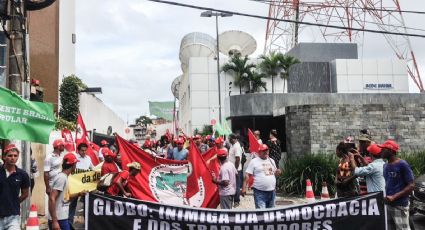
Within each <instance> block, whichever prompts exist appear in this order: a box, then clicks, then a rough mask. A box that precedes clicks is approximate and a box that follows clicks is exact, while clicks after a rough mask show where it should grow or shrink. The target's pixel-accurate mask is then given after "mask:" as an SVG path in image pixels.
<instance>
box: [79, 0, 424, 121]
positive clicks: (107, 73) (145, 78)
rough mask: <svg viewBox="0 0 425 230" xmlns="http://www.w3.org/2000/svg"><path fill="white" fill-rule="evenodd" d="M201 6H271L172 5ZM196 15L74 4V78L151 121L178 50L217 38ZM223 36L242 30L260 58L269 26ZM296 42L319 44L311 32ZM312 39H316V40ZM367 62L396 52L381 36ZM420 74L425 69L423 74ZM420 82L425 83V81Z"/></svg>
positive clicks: (233, 5)
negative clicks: (187, 41) (190, 38)
mask: <svg viewBox="0 0 425 230" xmlns="http://www.w3.org/2000/svg"><path fill="white" fill-rule="evenodd" d="M174 1H178V2H183V3H191V4H196V5H200V6H206V7H212V8H217V9H226V10H231V11H238V12H244V13H251V14H257V15H263V16H266V15H267V14H268V6H267V5H265V4H262V3H257V2H253V1H249V0H202V1H199V0H198V1H195V0H192V1H190V0H184V1H183V0H174ZM389 2H392V1H389ZM401 4H402V8H404V9H405V10H418V11H425V1H423V0H409V1H403V2H402V3H401ZM200 13H201V11H199V10H194V9H187V8H182V7H176V6H168V5H164V4H159V3H152V2H148V1H144V0H120V1H117V0H89V1H87V0H77V1H76V30H77V35H78V41H77V46H76V64H77V66H76V67H77V75H78V76H79V77H80V78H82V79H83V81H84V82H85V83H86V84H87V85H89V86H92V87H96V86H100V87H102V88H103V94H102V95H99V97H100V98H101V99H102V100H103V102H104V103H105V104H107V105H108V106H109V107H111V108H112V109H113V110H114V111H115V112H116V113H117V114H119V115H120V116H121V118H123V119H124V120H127V118H129V120H130V122H132V121H133V120H134V119H135V118H136V117H138V116H140V115H145V114H147V113H148V110H149V108H148V101H171V100H173V96H172V94H171V90H170V86H171V82H172V81H173V79H174V78H175V77H177V76H179V75H180V74H181V68H180V61H179V56H178V55H179V47H180V41H181V39H182V37H183V36H184V35H185V34H187V33H190V32H195V31H196V32H204V33H208V34H210V35H211V36H213V37H215V20H213V19H212V18H200V17H199V14H200ZM405 19H406V24H407V26H410V27H415V28H420V29H422V30H424V31H409V32H412V33H421V34H425V23H424V21H425V15H406V17H405ZM219 23H220V24H219V25H220V31H225V30H232V29H233V30H242V31H245V32H248V33H249V34H251V35H252V36H253V37H254V38H255V39H256V40H257V43H258V46H257V47H258V48H257V51H256V53H255V54H254V56H256V55H258V54H260V53H262V52H263V47H264V40H265V30H266V21H265V20H259V19H252V18H246V17H237V16H234V17H231V18H223V19H220V22H219ZM304 31H305V34H302V35H301V39H300V40H301V41H313V40H314V41H322V40H321V38H320V36H319V37H317V36H314V35H312V34H315V33H314V32H313V33H312V32H308V31H309V29H305V30H304ZM316 34H317V33H316ZM365 40H366V41H367V42H365V44H367V45H365V46H364V47H363V52H361V51H359V55H361V56H363V57H364V58H388V57H392V56H391V55H392V54H393V52H392V51H391V49H390V47H389V46H388V45H386V43H385V42H384V41H383V37H382V36H377V35H369V34H367V36H365ZM412 45H413V47H414V49H415V52H416V55H417V58H418V61H419V63H420V64H421V65H422V66H423V65H425V39H424V38H418V39H412ZM423 68H424V67H423ZM424 78H425V77H424Z"/></svg>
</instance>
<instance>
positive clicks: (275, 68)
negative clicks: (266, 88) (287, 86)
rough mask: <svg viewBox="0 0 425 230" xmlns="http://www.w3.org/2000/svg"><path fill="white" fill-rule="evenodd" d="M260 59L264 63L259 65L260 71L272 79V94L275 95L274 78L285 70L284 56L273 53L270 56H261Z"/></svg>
mask: <svg viewBox="0 0 425 230" xmlns="http://www.w3.org/2000/svg"><path fill="white" fill-rule="evenodd" d="M260 59H263V61H262V62H261V63H260V64H259V68H260V70H261V71H262V72H263V73H264V74H266V75H267V76H268V77H271V78H272V93H274V78H275V77H276V76H278V75H279V74H280V73H281V72H282V70H283V64H282V62H281V61H282V60H283V54H282V53H276V52H271V53H270V54H269V55H268V56H266V55H261V56H260Z"/></svg>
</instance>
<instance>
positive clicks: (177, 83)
mask: <svg viewBox="0 0 425 230" xmlns="http://www.w3.org/2000/svg"><path fill="white" fill-rule="evenodd" d="M182 76H183V75H180V76H178V77H176V78H175V79H174V80H173V83H171V92H172V93H173V95H174V97H175V98H177V99H179V88H180V81H181V79H182Z"/></svg>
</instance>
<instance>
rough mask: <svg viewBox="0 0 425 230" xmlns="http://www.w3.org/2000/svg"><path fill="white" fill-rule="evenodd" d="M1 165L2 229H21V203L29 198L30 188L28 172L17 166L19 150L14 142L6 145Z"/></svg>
mask: <svg viewBox="0 0 425 230" xmlns="http://www.w3.org/2000/svg"><path fill="white" fill-rule="evenodd" d="M2 158H3V162H4V164H3V166H1V167H0V229H8V230H19V229H21V218H20V216H19V215H20V211H21V208H20V203H21V202H22V201H24V200H25V199H27V197H28V195H29V188H30V177H29V176H28V173H26V172H25V171H24V170H22V169H20V168H18V167H17V166H16V162H17V161H18V158H19V150H18V148H17V147H16V146H15V145H14V144H10V145H8V146H6V148H5V149H4V152H3V154H2Z"/></svg>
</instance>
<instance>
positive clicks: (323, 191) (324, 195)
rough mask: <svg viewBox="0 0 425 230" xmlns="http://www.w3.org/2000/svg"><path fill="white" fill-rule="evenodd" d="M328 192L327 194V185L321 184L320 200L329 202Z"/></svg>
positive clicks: (324, 182)
mask: <svg viewBox="0 0 425 230" xmlns="http://www.w3.org/2000/svg"><path fill="white" fill-rule="evenodd" d="M329 199H330V197H329V192H328V185H327V184H326V181H323V182H322V195H321V197H320V200H329Z"/></svg>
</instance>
